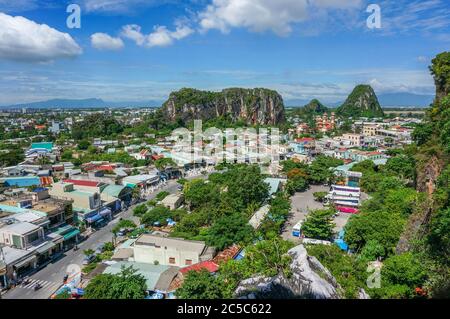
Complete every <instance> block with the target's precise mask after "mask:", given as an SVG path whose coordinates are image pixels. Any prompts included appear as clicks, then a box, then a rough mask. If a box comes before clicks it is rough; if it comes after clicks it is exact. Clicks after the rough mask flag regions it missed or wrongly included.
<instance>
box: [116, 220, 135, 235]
mask: <svg viewBox="0 0 450 319" xmlns="http://www.w3.org/2000/svg"><path fill="white" fill-rule="evenodd" d="M122 228H136V224H135V223H134V222H133V221H131V220H129V219H122V220H121V221H119V222H118V223H117V224H116V225H115V226H114V227H113V229H112V230H111V231H112V232H113V233H117V232H119V230H121V229H122Z"/></svg>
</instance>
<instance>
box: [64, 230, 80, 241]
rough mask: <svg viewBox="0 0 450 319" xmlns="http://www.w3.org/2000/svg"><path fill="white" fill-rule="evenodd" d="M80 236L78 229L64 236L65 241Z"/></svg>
mask: <svg viewBox="0 0 450 319" xmlns="http://www.w3.org/2000/svg"><path fill="white" fill-rule="evenodd" d="M78 234H80V231H79V230H78V229H74V230H72V231H70V232H68V233H67V234H65V235H64V240H69V239H71V238H73V237H75V236H77V235H78Z"/></svg>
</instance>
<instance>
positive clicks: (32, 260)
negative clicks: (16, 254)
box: [14, 256, 36, 269]
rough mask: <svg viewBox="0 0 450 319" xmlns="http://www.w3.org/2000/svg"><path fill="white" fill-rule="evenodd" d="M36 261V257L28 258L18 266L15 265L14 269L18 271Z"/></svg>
mask: <svg viewBox="0 0 450 319" xmlns="http://www.w3.org/2000/svg"><path fill="white" fill-rule="evenodd" d="M35 260H36V256H30V257H28V258H27V259H24V260H22V261H20V262H18V263H16V264H15V265H14V267H15V268H16V269H17V268H21V267H23V266H27V265H28V264H31V263H32V262H34V261H35Z"/></svg>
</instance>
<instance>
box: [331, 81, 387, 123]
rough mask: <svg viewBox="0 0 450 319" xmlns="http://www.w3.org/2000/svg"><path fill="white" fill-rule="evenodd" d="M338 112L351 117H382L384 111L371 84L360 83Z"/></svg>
mask: <svg viewBox="0 0 450 319" xmlns="http://www.w3.org/2000/svg"><path fill="white" fill-rule="evenodd" d="M337 112H338V114H340V115H343V116H351V117H381V116H383V115H384V112H383V110H382V108H381V106H380V103H379V102H378V98H377V95H376V94H375V91H374V90H373V89H372V87H371V86H370V85H358V86H357V87H355V89H354V90H353V92H352V93H351V94H350V95H349V96H348V98H347V100H346V101H345V102H344V104H342V105H341V106H340V107H339V108H338V110H337Z"/></svg>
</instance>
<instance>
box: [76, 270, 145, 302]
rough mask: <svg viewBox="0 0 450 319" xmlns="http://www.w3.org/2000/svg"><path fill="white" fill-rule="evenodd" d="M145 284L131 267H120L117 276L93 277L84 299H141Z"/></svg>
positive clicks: (143, 295)
mask: <svg viewBox="0 0 450 319" xmlns="http://www.w3.org/2000/svg"><path fill="white" fill-rule="evenodd" d="M146 290H147V284H146V280H145V278H144V276H142V275H141V274H138V273H137V270H136V269H134V268H133V267H131V266H130V267H125V266H122V269H121V271H120V273H119V274H116V275H112V274H101V275H98V276H96V277H94V278H93V279H92V280H91V281H90V282H89V284H88V285H87V287H86V289H85V295H84V298H86V299H143V298H144V297H145V291H146Z"/></svg>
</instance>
